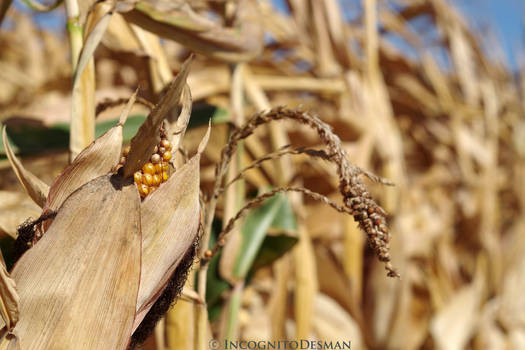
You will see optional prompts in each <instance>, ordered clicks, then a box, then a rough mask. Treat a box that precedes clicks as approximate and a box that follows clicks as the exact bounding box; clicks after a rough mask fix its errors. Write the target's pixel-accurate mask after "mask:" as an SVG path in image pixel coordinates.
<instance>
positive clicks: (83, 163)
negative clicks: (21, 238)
mask: <svg viewBox="0 0 525 350" xmlns="http://www.w3.org/2000/svg"><path fill="white" fill-rule="evenodd" d="M136 96H137V91H135V93H134V94H133V95H132V96H131V98H130V99H129V101H128V104H127V105H126V107H125V108H124V110H123V111H122V113H121V115H120V120H119V123H118V124H117V125H115V126H114V127H113V128H111V129H110V130H108V131H107V132H106V133H105V134H104V135H102V136H100V137H99V138H98V139H96V140H95V141H94V142H93V143H92V144H91V145H89V147H87V148H86V149H84V150H83V151H82V152H81V153H80V154H79V155H78V156H77V157H76V158H75V160H74V161H73V163H71V164H70V165H69V166H68V167H67V168H65V169H64V170H63V171H62V173H61V174H60V175H59V176H58V177H57V178H56V179H55V181H54V182H53V184H52V185H51V189H50V190H49V196H48V198H47V201H46V205H45V209H49V210H56V209H58V208H59V207H60V205H62V203H63V202H64V200H65V199H66V198H67V197H68V196H69V195H70V194H71V193H72V192H73V191H75V190H76V189H77V188H79V187H80V186H82V185H84V184H85V183H87V182H88V181H90V180H92V179H94V178H96V177H98V176H101V175H105V174H107V173H109V172H110V171H111V170H112V169H113V168H114V167H116V165H117V164H118V162H119V159H120V152H121V148H122V128H123V125H124V123H125V122H126V119H127V117H128V114H129V112H130V110H131V107H132V106H133V104H134V103H135V99H136Z"/></svg>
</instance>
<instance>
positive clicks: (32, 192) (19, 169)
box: [2, 125, 49, 207]
mask: <svg viewBox="0 0 525 350" xmlns="http://www.w3.org/2000/svg"><path fill="white" fill-rule="evenodd" d="M2 138H3V141H4V149H5V152H6V154H7V158H9V162H10V163H11V167H12V168H13V171H14V172H15V174H16V177H17V178H18V180H19V181H20V184H21V185H22V187H24V190H25V191H26V192H27V194H28V195H29V197H31V199H32V200H33V201H34V202H35V203H36V204H38V205H39V206H40V207H43V206H44V203H45V202H46V198H47V196H48V194H49V185H47V184H46V183H44V182H43V181H42V180H40V179H39V178H38V177H36V176H35V175H34V174H32V173H31V172H30V171H28V170H26V168H24V166H23V165H22V163H21V162H20V161H19V160H18V159H17V158H16V156H15V154H14V152H13V150H12V149H11V145H10V144H9V141H8V139H7V133H6V127H5V125H4V128H3V130H2Z"/></svg>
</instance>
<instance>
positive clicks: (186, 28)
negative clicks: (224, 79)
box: [124, 0, 263, 62]
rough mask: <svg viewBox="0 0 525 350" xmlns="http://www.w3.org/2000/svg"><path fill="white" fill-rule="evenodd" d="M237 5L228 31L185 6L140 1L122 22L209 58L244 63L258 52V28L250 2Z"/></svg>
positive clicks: (260, 39) (260, 29) (248, 0)
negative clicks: (139, 27) (126, 21)
mask: <svg viewBox="0 0 525 350" xmlns="http://www.w3.org/2000/svg"><path fill="white" fill-rule="evenodd" d="M237 4H238V7H237V11H236V23H235V24H236V25H235V26H234V27H232V28H225V27H221V26H219V25H218V24H217V23H215V22H212V21H210V20H209V19H208V18H206V17H204V16H201V15H200V14H197V13H195V12H193V10H192V9H191V7H190V6H189V5H188V4H184V5H182V6H173V5H169V3H167V2H163V1H141V2H140V3H138V4H137V5H136V7H135V9H134V10H132V11H130V12H127V13H125V14H124V18H125V19H126V20H128V21H129V22H131V23H134V24H137V25H139V26H141V27H143V28H144V29H146V30H148V31H150V32H153V33H155V34H157V35H159V36H161V37H164V38H166V39H170V40H174V41H177V42H179V43H181V44H182V45H184V46H186V47H187V48H189V49H191V50H194V51H196V52H199V53H202V54H204V55H207V56H209V57H212V58H216V59H220V60H224V61H229V62H239V61H247V60H250V59H253V58H254V57H256V56H257V55H258V54H259V53H260V52H261V51H262V44H263V40H262V28H261V26H260V24H259V20H258V17H257V16H258V11H257V9H255V8H254V6H255V5H254V4H253V2H252V1H250V0H242V1H239V2H238V3H237ZM165 5H167V7H166V6H165Z"/></svg>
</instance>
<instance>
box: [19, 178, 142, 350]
mask: <svg viewBox="0 0 525 350" xmlns="http://www.w3.org/2000/svg"><path fill="white" fill-rule="evenodd" d="M139 210H140V201H139V195H138V192H137V189H136V187H135V186H134V185H132V184H125V183H123V182H122V180H120V179H119V178H115V177H111V176H110V175H106V176H102V177H99V178H97V179H95V180H93V181H91V182H89V183H88V184H86V185H84V186H83V187H81V188H80V189H79V190H78V191H75V192H74V193H73V194H72V195H71V196H70V197H69V198H67V200H66V201H65V202H64V204H63V205H62V207H61V208H60V210H59V211H58V215H57V216H56V218H55V220H54V221H53V223H52V224H51V226H50V228H49V230H48V231H47V233H46V235H45V236H44V237H43V238H42V239H41V240H40V241H39V242H38V244H36V245H35V246H34V247H33V248H32V249H30V250H29V251H28V252H26V253H25V254H24V255H23V256H22V258H21V259H20V260H19V261H18V263H17V264H16V266H15V267H14V269H13V273H12V276H13V278H14V280H15V281H16V283H17V288H18V291H19V294H20V314H21V315H23V316H22V318H21V319H20V320H19V322H18V324H17V325H16V327H15V329H14V331H15V332H16V334H17V336H18V337H19V339H20V342H21V345H22V348H25V349H112V350H113V349H125V348H126V347H127V345H128V342H129V338H130V336H131V331H132V325H133V319H134V317H135V305H136V298H137V292H138V285H139V278H140V276H139V275H140V264H139V262H140V255H141V233H140V217H139V215H140V214H139ZM35 330H38V331H35Z"/></svg>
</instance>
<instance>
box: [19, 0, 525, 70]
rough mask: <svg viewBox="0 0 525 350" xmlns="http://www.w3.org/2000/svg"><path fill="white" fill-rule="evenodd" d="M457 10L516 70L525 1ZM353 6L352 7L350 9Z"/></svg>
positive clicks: (279, 2)
mask: <svg viewBox="0 0 525 350" xmlns="http://www.w3.org/2000/svg"><path fill="white" fill-rule="evenodd" d="M273 1H274V3H275V4H276V6H277V7H280V8H282V7H283V6H284V3H285V1H284V0H273ZM340 1H342V2H344V3H346V6H344V7H343V8H346V9H352V8H353V9H355V8H356V5H357V7H359V3H360V1H359V0H340ZM448 1H450V2H452V3H453V4H455V5H456V6H458V8H459V9H460V10H461V12H462V13H463V15H464V16H465V17H466V18H467V20H468V21H469V22H470V23H471V24H472V25H473V26H475V27H477V28H480V29H481V30H486V29H489V30H490V32H492V33H494V35H495V39H496V40H497V41H498V42H499V45H500V46H501V48H502V49H503V53H504V56H505V59H506V61H507V62H508V63H509V65H510V67H512V68H513V69H516V68H517V67H518V64H519V62H520V60H521V61H525V29H524V23H525V21H524V17H525V0H448ZM14 3H15V6H16V7H18V8H19V9H24V8H25V9H26V10H27V8H26V7H25V5H23V4H21V1H20V0H18V1H15V2H14ZM353 4H354V5H353ZM63 13H64V12H63V9H62V8H59V9H58V10H55V11H53V12H51V13H42V14H38V15H37V16H36V17H37V19H38V20H39V22H40V23H42V24H43V25H44V26H48V27H49V26H51V27H54V28H60V27H62V26H63V25H65V19H64V14H63Z"/></svg>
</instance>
